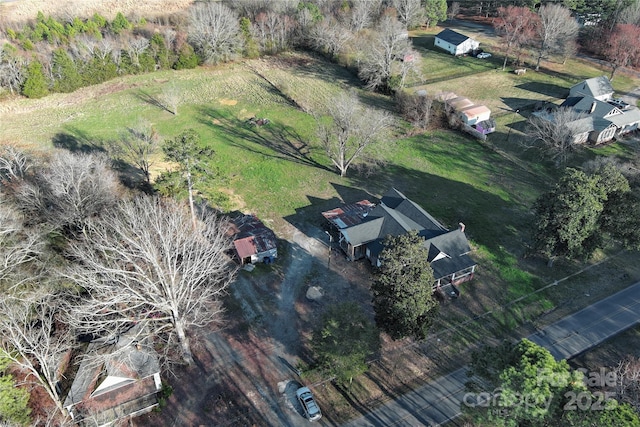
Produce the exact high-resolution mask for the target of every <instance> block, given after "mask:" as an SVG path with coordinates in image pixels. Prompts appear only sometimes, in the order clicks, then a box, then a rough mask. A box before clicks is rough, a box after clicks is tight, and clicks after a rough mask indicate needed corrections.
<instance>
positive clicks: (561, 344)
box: [343, 282, 640, 427]
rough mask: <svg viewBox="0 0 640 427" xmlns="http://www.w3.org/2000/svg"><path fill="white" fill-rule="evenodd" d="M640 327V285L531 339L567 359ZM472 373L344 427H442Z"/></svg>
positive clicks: (407, 396)
mask: <svg viewBox="0 0 640 427" xmlns="http://www.w3.org/2000/svg"><path fill="white" fill-rule="evenodd" d="M639 322H640V282H638V283H636V284H634V285H632V286H630V287H628V288H626V289H624V290H622V291H620V292H618V293H616V294H614V295H612V296H610V297H608V298H606V299H603V300H601V301H598V302H597V303H595V304H592V305H590V306H589V307H586V308H584V309H582V310H580V311H578V312H576V313H574V314H572V315H570V316H567V317H565V318H564V319H562V320H559V321H558V322H556V323H554V324H552V325H549V326H547V327H546V328H544V329H542V330H540V331H538V332H536V333H535V334H532V335H529V336H528V337H527V338H528V339H530V340H531V341H534V342H536V343H538V344H540V345H542V346H544V347H546V348H547V349H548V350H549V351H550V352H551V354H553V356H554V357H555V358H556V359H566V358H570V357H572V356H575V355H577V354H579V353H582V352H583V351H585V350H588V349H590V348H591V347H593V346H595V345H597V344H599V343H601V342H603V341H605V340H606V339H607V338H610V337H612V336H614V335H616V334H617V333H619V332H621V331H623V330H625V329H628V328H630V327H632V326H635V325H636V324H638V323H639ZM466 371H467V368H466V367H462V368H460V369H458V370H457V371H454V372H452V373H451V374H449V375H445V376H443V377H440V378H438V379H437V380H435V381H432V382H431V383H429V384H426V385H424V386H422V387H421V388H419V389H417V390H414V391H412V392H410V393H407V394H405V395H404V396H402V397H400V398H398V399H396V400H394V401H392V402H389V403H388V404H386V405H383V406H381V407H379V408H377V409H375V410H374V411H371V412H369V413H367V414H365V415H364V416H362V417H360V418H357V419H355V420H352V421H351V422H349V423H347V424H345V425H344V426H343V427H372V426H376V427H377V426H381V427H382V426H385V427H387V426H392V427H401V426H402V427H408V426H412V427H415V426H436V425H439V424H442V423H445V422H447V421H450V420H454V419H455V418H457V417H458V415H459V414H460V409H459V408H460V402H461V401H462V397H463V396H464V394H465V390H464V384H465V382H466V381H467V376H466Z"/></svg>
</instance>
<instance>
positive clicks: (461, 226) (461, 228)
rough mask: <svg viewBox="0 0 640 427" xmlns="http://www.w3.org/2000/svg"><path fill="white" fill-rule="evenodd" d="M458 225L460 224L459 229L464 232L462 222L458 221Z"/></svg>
mask: <svg viewBox="0 0 640 427" xmlns="http://www.w3.org/2000/svg"><path fill="white" fill-rule="evenodd" d="M458 225H459V226H460V231H462V232H463V233H464V227H465V225H464V223H462V222H459V223H458Z"/></svg>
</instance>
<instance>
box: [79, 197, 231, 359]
mask: <svg viewBox="0 0 640 427" xmlns="http://www.w3.org/2000/svg"><path fill="white" fill-rule="evenodd" d="M227 230H228V226H227V223H226V221H224V220H222V219H217V218H216V217H215V216H214V215H213V214H210V213H209V214H203V215H202V216H201V217H200V218H199V220H198V222H197V223H196V227H194V226H193V224H192V222H191V219H190V214H189V211H188V210H186V209H185V208H184V206H182V205H179V204H178V203H176V202H173V201H170V200H160V199H155V198H138V199H136V200H133V201H124V202H122V203H121V205H120V206H119V208H118V209H117V210H114V211H113V212H112V214H111V215H108V216H104V217H102V218H100V219H99V220H97V221H94V222H92V224H91V226H90V227H88V228H87V231H86V232H85V234H84V236H83V237H84V238H83V239H82V240H80V241H74V242H72V243H71V245H70V249H69V250H70V253H71V254H72V255H73V256H74V257H76V258H77V259H78V260H79V261H81V263H80V264H78V265H77V266H76V267H75V268H74V269H73V271H72V272H70V273H69V275H70V277H72V278H73V279H74V280H75V281H76V282H77V283H78V285H80V286H82V287H84V288H85V289H86V291H87V294H86V295H85V296H84V298H83V299H84V303H83V304H81V305H80V306H79V307H78V308H77V309H75V310H74V312H75V314H74V317H75V318H76V321H77V323H78V326H79V327H80V328H81V329H82V330H85V331H87V332H91V333H99V334H113V333H115V332H117V331H118V330H121V329H122V328H125V327H127V325H130V324H131V322H132V321H135V322H143V323H145V324H146V326H147V327H148V328H149V330H151V331H152V333H153V334H154V335H158V334H161V333H163V332H172V333H175V334H176V336H177V339H178V342H179V344H180V347H181V350H182V358H183V360H184V361H185V362H187V363H191V362H192V361H193V358H192V354H191V350H190V346H189V335H188V334H189V331H190V330H191V329H192V328H196V327H204V326H206V325H208V324H210V323H212V322H219V321H221V313H222V307H221V304H220V302H219V299H220V297H221V295H222V294H223V292H224V291H225V289H226V287H227V285H228V284H229V283H230V282H231V280H232V279H233V277H234V274H235V269H234V268H232V267H231V266H230V263H229V259H228V257H227V256H226V255H225V251H226V250H227V249H229V247H230V241H229V238H228V236H227Z"/></svg>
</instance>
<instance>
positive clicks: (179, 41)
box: [0, 13, 198, 98]
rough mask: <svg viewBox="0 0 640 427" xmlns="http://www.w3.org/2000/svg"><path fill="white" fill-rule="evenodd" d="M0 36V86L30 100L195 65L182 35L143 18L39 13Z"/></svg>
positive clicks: (166, 26)
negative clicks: (121, 77) (58, 16)
mask: <svg viewBox="0 0 640 427" xmlns="http://www.w3.org/2000/svg"><path fill="white" fill-rule="evenodd" d="M2 36H4V37H3V38H4V43H3V45H2V47H1V48H0V86H2V87H4V88H5V89H8V90H9V91H10V92H11V93H21V94H23V95H25V96H27V97H30V98H39V97H42V96H44V95H46V94H48V93H49V92H72V91H74V90H76V89H78V88H80V87H82V86H87V85H92V84H96V83H101V82H104V81H106V80H109V79H112V78H114V77H116V76H118V75H124V74H136V73H144V72H149V71H154V70H160V69H169V68H174V69H182V68H193V67H195V66H196V65H198V57H197V56H196V54H195V53H194V51H193V48H192V47H191V45H190V44H189V43H187V41H186V33H184V31H182V32H181V31H176V30H174V29H173V26H172V25H162V24H160V23H150V22H147V21H145V20H144V19H142V20H139V21H138V22H135V23H132V22H130V21H129V20H128V19H127V18H126V17H125V16H124V15H123V14H122V13H118V14H117V15H116V17H115V18H114V19H113V21H110V22H109V21H108V20H107V19H106V18H104V17H103V16H101V15H99V14H95V15H93V16H92V17H91V18H89V19H86V20H82V19H80V18H77V17H76V18H73V19H72V20H70V21H66V22H65V21H62V20H59V19H56V18H54V17H51V16H49V17H45V16H44V15H43V14H42V13H39V14H38V16H37V18H36V20H35V22H33V23H31V24H29V25H26V26H24V27H23V28H21V29H20V30H15V29H12V28H7V29H4V31H3V33H2Z"/></svg>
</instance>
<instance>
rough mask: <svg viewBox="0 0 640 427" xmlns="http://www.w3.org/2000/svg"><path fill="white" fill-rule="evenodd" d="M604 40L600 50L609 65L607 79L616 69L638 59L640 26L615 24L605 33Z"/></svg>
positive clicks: (610, 78)
mask: <svg viewBox="0 0 640 427" xmlns="http://www.w3.org/2000/svg"><path fill="white" fill-rule="evenodd" d="M604 41H605V46H604V48H603V49H602V51H603V54H604V57H605V58H606V59H607V61H608V62H609V64H610V65H611V76H610V77H609V80H613V77H614V76H615V74H616V71H618V69H620V68H624V67H628V66H630V65H635V64H637V63H638V61H640V27H638V26H636V25H632V24H619V25H616V26H615V27H614V29H613V31H610V32H608V33H607V34H606V36H605V37H604Z"/></svg>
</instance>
